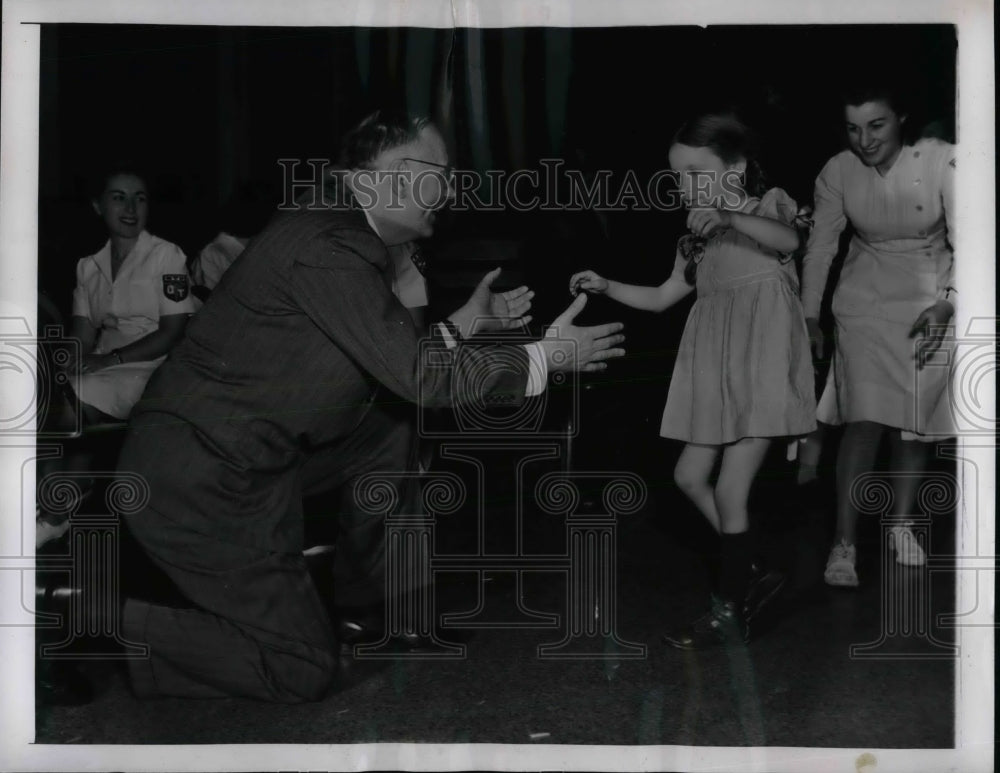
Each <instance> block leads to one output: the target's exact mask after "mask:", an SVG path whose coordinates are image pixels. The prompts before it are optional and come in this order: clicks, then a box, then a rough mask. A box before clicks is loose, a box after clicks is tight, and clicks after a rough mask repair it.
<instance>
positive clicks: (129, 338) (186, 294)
mask: <svg viewBox="0 0 1000 773" xmlns="http://www.w3.org/2000/svg"><path fill="white" fill-rule="evenodd" d="M194 310H195V306H194V302H193V299H192V297H191V294H190V279H189V277H188V273H187V259H186V258H185V257H184V253H183V252H182V251H181V249H180V248H179V247H177V246H176V245H174V244H171V243H170V242H168V241H164V240H163V239H160V238H157V237H156V236H153V235H152V234H150V233H148V232H146V231H143V232H142V233H141V234H140V235H139V238H138V239H137V240H136V244H135V247H134V248H133V249H132V251H131V252H130V253H129V254H128V256H126V258H125V260H124V261H123V262H122V265H121V268H119V270H118V275H117V276H116V277H115V278H114V280H112V278H111V242H110V240H109V241H108V243H107V244H105V245H104V247H103V248H102V249H101V251H100V252H98V253H96V254H94V255H91V256H89V257H86V258H83V259H82V260H80V261H79V263H77V266H76V289H75V290H74V291H73V316H79V317H85V318H87V319H88V320H89V321H90V324H91V325H93V326H94V327H95V328H97V329H98V334H97V341H96V345H95V347H94V353H95V354H106V353H108V352H110V351H112V350H114V349H120V348H121V347H123V346H127V345H128V344H130V343H132V342H133V341H137V340H139V339H140V338H143V337H144V336H146V335H148V334H150V333H152V332H154V331H155V330H156V329H157V328H158V327H159V323H160V317H162V316H168V315H171V314H191V313H193V312H194ZM165 359H166V357H165V356H164V357H159V358H157V359H155V360H150V361H146V362H129V363H125V364H122V365H113V366H111V367H109V368H104V369H103V370H100V371H97V372H96V373H88V374H84V375H82V376H80V377H79V379H78V380H74V381H73V388H74V389H75V390H76V393H77V395H78V397H79V398H80V400H81V401H82V402H84V403H87V404H88V405H93V406H94V407H96V408H98V409H99V410H101V411H103V412H104V413H107V414H109V415H111V416H114V417H116V418H119V419H126V418H128V415H129V412H130V411H131V410H132V406H133V405H135V403H136V402H137V401H138V400H139V398H140V397H141V396H142V390H143V389H144V388H145V386H146V382H147V381H148V380H149V377H150V376H151V375H152V373H153V371H154V370H156V367H157V366H158V365H159V364H160V363H161V362H163V360H165Z"/></svg>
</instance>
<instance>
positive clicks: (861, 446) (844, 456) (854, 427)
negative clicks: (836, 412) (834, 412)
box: [834, 421, 885, 545]
mask: <svg viewBox="0 0 1000 773" xmlns="http://www.w3.org/2000/svg"><path fill="white" fill-rule="evenodd" d="M884 429H885V427H883V426H882V425H881V424H876V423H875V422H871V421H858V422H852V423H850V424H848V425H847V427H846V428H845V429H844V437H843V439H842V440H841V441H840V449H839V450H838V452H837V531H836V535H835V537H834V544H836V545H839V544H841V542H845V543H847V544H848V545H853V544H854V543H855V541H856V539H857V526H858V511H857V510H856V509H855V507H854V505H853V504H852V503H851V488H852V487H853V486H854V481H856V480H857V479H858V476H860V475H863V474H864V473H866V472H871V471H872V469H874V467H875V457H876V455H877V454H878V444H879V441H880V440H881V439H882V432H883V430H884Z"/></svg>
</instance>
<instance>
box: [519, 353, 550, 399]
mask: <svg viewBox="0 0 1000 773" xmlns="http://www.w3.org/2000/svg"><path fill="white" fill-rule="evenodd" d="M524 348H525V351H527V352H528V386H527V388H526V389H525V390H524V396H525V397H535V396H536V395H540V394H541V393H542V392H544V391H545V385H546V384H547V383H548V380H549V364H548V362H546V360H545V353H544V352H543V351H542V345H541V344H540V343H539V342H538V341H535V342H533V343H530V344H525V345H524Z"/></svg>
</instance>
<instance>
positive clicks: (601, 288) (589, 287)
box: [569, 270, 608, 296]
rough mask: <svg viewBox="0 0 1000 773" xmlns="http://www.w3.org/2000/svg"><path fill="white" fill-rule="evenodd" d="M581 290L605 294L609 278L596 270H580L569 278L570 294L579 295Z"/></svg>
mask: <svg viewBox="0 0 1000 773" xmlns="http://www.w3.org/2000/svg"><path fill="white" fill-rule="evenodd" d="M581 290H586V291H587V292H588V293H595V294H598V295H600V294H603V293H606V292H607V291H608V280H607V279H605V278H604V277H602V276H601V275H600V274H597V273H595V272H594V271H590V270H587V271H579V272H577V273H576V274H573V276H571V277H570V280H569V294H570V295H574V296H575V295H577V294H578V293H579V292H580V291H581Z"/></svg>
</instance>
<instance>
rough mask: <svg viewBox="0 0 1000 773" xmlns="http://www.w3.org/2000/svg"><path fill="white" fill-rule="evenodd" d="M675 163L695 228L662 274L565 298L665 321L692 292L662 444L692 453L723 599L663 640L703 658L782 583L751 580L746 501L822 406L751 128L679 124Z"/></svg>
mask: <svg viewBox="0 0 1000 773" xmlns="http://www.w3.org/2000/svg"><path fill="white" fill-rule="evenodd" d="M669 158H670V165H671V167H672V168H673V169H674V170H675V171H676V172H677V174H678V176H679V185H680V193H681V198H682V200H683V202H684V205H685V206H686V207H687V209H688V210H689V215H688V219H687V226H688V228H689V229H690V231H691V233H690V234H688V235H687V236H684V237H683V238H682V239H681V240H680V243H679V244H678V249H677V256H676V258H675V261H674V270H673V273H672V274H671V276H670V278H669V279H667V281H666V282H664V283H663V284H662V285H660V286H659V287H639V286H635V285H625V284H621V283H620V282H615V281H612V280H607V279H604V278H602V277H600V276H598V275H597V274H595V273H594V272H593V271H583V272H581V273H578V274H575V275H574V276H573V277H572V278H571V279H570V291H571V292H572V293H573V294H576V293H577V292H579V291H580V290H586V291H588V292H592V293H604V294H606V295H608V296H610V297H611V298H614V299H615V300H617V301H619V302H621V303H624V304H627V305H629V306H632V307H634V308H637V309H647V310H649V311H663V310H664V309H667V308H669V307H670V306H672V305H673V304H675V303H677V302H678V301H680V300H681V299H682V298H684V297H685V296H687V295H688V293H690V292H691V291H692V290H694V289H695V288H697V290H698V299H697V301H696V302H695V304H694V306H693V307H692V309H691V313H690V316H689V317H688V321H687V325H686V326H685V328H684V335H683V338H682V340H681V344H680V350H679V352H678V357H677V363H676V365H675V367H674V373H673V377H672V378H671V380H670V392H669V395H668V397H667V406H666V410H665V411H664V414H663V424H662V426H661V429H660V434H661V435H663V436H664V437H669V438H676V439H678V440H683V441H685V443H686V444H687V445H686V446H685V447H684V451H683V452H682V454H681V457H680V460H679V461H678V463H677V468H676V470H675V471H674V476H675V479H676V481H677V485H678V486H680V488H681V490H682V491H684V493H685V494H686V495H687V496H688V497H689V498H690V499H691V501H692V502H694V504H695V505H696V506H697V507H698V509H699V510H700V511H701V513H702V514H703V515H704V516H705V518H706V519H708V522H709V523H710V524H711V525H712V527H713V528H714V529H715V530H716V531H717V532H719V533H720V535H721V549H722V561H721V576H720V578H719V590H720V597H714V598H713V604H712V608H711V610H710V611H709V612H708V614H706V615H704V616H702V617H701V618H699V619H698V620H696V621H695V622H693V623H691V624H689V625H687V626H684V627H683V628H682V629H680V630H678V631H674V632H671V633H668V634H667V635H666V636H664V640H665V641H666V642H667V643H668V644H671V645H673V646H675V647H678V648H681V649H699V648H702V647H706V646H709V645H713V644H719V643H724V642H728V641H747V640H748V638H749V625H748V623H749V621H750V620H751V619H752V618H753V617H754V616H755V615H756V613H757V612H758V611H759V609H760V607H761V606H762V605H763V604H764V603H765V602H766V601H767V600H768V599H769V598H770V597H771V596H773V595H774V593H776V592H777V590H778V587H779V586H780V578H777V577H776V576H774V575H769V576H768V577H767V578H759V579H758V580H756V581H754V580H753V577H752V572H753V570H752V564H751V546H750V544H749V538H748V527H749V523H748V520H749V519H748V515H747V499H748V497H749V494H750V487H751V484H752V483H753V480H754V477H755V476H756V474H757V471H758V470H759V469H760V466H761V463H762V462H763V460H764V456H765V454H766V452H767V450H768V446H769V445H770V443H771V440H772V439H773V438H788V437H794V436H799V435H805V434H806V433H808V432H811V431H812V430H813V429H814V428H815V426H816V424H815V415H816V405H815V398H814V392H813V369H812V361H811V359H810V350H809V340H808V334H807V330H806V325H805V319H804V317H803V314H802V307H801V305H800V303H799V297H798V279H797V277H796V273H795V267H794V264H793V263H792V262H791V260H790V258H791V255H792V253H793V252H794V251H795V250H796V249H797V248H798V246H799V236H798V234H797V232H796V230H795V229H794V228H793V227H792V225H791V223H792V222H793V221H794V218H795V214H796V205H795V202H794V201H792V200H791V198H790V197H789V196H788V195H787V194H786V193H785V192H784V191H782V190H780V189H778V188H773V189H771V190H767V191H765V190H764V187H763V184H762V176H761V173H760V168H759V166H758V165H757V164H756V162H755V161H754V160H753V154H752V151H751V141H750V134H749V131H748V129H747V127H746V126H744V125H743V124H742V123H741V122H740V121H739V120H738V119H737V118H736V117H734V116H732V115H730V114H725V113H711V114H706V115H702V116H699V117H697V118H695V119H694V120H692V121H690V122H688V123H687V124H685V125H684V126H683V127H682V128H681V129H680V131H679V132H678V133H677V135H676V136H675V137H674V139H673V142H672V143H671V147H670V152H669ZM720 456H721V469H720V472H719V475H718V480H717V482H716V484H715V486H714V487H713V486H712V484H711V474H712V471H713V469H714V468H715V465H716V463H717V462H718V461H719V458H720Z"/></svg>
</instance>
